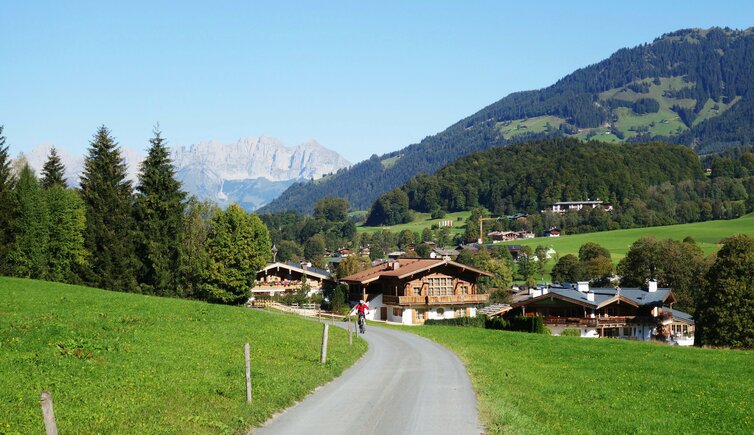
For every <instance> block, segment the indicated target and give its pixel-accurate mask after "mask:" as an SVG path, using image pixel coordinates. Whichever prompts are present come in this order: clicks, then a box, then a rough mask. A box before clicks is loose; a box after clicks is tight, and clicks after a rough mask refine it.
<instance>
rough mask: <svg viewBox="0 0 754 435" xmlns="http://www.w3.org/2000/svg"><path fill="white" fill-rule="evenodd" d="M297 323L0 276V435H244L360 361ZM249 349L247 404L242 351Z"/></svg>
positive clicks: (339, 333)
mask: <svg viewBox="0 0 754 435" xmlns="http://www.w3.org/2000/svg"><path fill="white" fill-rule="evenodd" d="M321 337H322V326H321V325H320V324H318V323H315V322H311V321H307V320H304V319H300V318H295V317H290V316H283V315H277V314H273V313H267V312H261V311H256V310H250V309H247V308H241V307H228V306H220V305H212V304H207V303H202V302H194V301H186V300H179V299H168V298H157V297H149V296H141V295H134V294H125V293H116V292H109V291H104V290H98V289H92V288H87V287H79V286H71V285H65V284H58V283H50V282H43V281H32V280H22V279H13V278H2V277H0V373H2V376H0V398H2V399H0V433H8V434H14V433H41V432H43V431H44V425H43V422H42V417H41V411H40V406H39V395H40V393H41V391H43V390H49V391H50V392H51V393H52V397H53V401H54V406H55V414H56V417H57V422H58V429H59V430H60V432H61V433H243V432H245V431H246V430H248V429H249V428H251V427H255V426H259V425H260V424H261V423H263V422H264V421H266V420H267V419H269V418H270V417H271V416H272V415H273V414H274V413H276V412H278V411H281V410H283V409H285V408H287V407H289V406H290V405H292V404H294V403H295V402H296V401H298V400H300V399H302V398H304V397H305V396H306V395H307V394H308V393H309V392H311V391H312V390H313V389H314V388H315V387H317V386H319V385H321V384H323V383H325V382H327V381H329V380H331V379H333V378H334V377H336V376H338V375H339V374H340V373H341V372H342V371H343V370H344V369H345V368H347V367H349V366H350V365H351V364H353V363H354V362H355V361H356V360H357V359H358V358H359V357H360V356H361V355H362V354H363V353H364V352H365V350H366V343H365V342H364V341H363V340H360V339H358V340H355V341H354V345H353V346H349V345H348V337H347V333H346V332H345V331H343V330H342V329H341V328H331V330H330V342H329V348H328V361H327V363H326V364H324V365H320V364H319V349H320V344H321ZM247 341H248V342H249V343H250V344H251V361H252V368H251V377H252V385H253V390H254V400H253V404H252V405H250V406H249V405H247V404H246V392H245V380H244V379H245V378H244V371H245V369H244V358H243V344H244V343H245V342H247Z"/></svg>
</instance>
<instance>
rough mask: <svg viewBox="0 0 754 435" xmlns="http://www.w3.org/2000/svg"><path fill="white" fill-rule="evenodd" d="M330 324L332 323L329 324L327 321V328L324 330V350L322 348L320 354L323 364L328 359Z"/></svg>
mask: <svg viewBox="0 0 754 435" xmlns="http://www.w3.org/2000/svg"><path fill="white" fill-rule="evenodd" d="M329 326H330V325H328V324H327V323H325V329H324V331H323V332H322V350H321V352H320V355H319V362H320V363H321V364H324V363H325V361H327V335H328V332H329V331H328V327H329Z"/></svg>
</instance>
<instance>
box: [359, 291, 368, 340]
mask: <svg viewBox="0 0 754 435" xmlns="http://www.w3.org/2000/svg"><path fill="white" fill-rule="evenodd" d="M368 313H369V305H367V304H365V303H364V300H363V299H362V300H360V301H359V305H356V314H357V315H358V316H359V329H360V330H361V333H362V334H363V333H364V331H365V330H366V315H367V314H368Z"/></svg>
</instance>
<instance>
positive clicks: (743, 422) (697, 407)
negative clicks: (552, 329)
mask: <svg viewBox="0 0 754 435" xmlns="http://www.w3.org/2000/svg"><path fill="white" fill-rule="evenodd" d="M404 329H405V330H407V331H409V332H413V333H416V334H419V335H422V336H425V337H427V338H429V339H432V340H434V341H436V342H438V343H440V344H442V345H444V346H446V347H447V348H449V349H450V350H452V351H454V352H455V353H456V354H458V355H459V357H460V358H461V360H462V361H463V362H464V364H465V365H466V367H467V369H468V372H469V375H470V377H471V380H472V383H473V384H474V388H475V390H476V392H477V397H478V400H479V409H480V414H481V417H482V420H483V421H484V422H485V425H486V427H487V430H488V432H489V433H545V434H547V433H553V434H558V433H660V432H662V433H754V413H752V409H754V352H744V351H728V350H711V349H696V348H679V347H670V346H665V345H660V344H653V343H641V342H632V341H624V340H608V339H583V338H579V337H550V336H544V335H536V334H525V333H516V332H506V331H494V330H485V329H478V328H462V327H449V326H423V327H414V328H404Z"/></svg>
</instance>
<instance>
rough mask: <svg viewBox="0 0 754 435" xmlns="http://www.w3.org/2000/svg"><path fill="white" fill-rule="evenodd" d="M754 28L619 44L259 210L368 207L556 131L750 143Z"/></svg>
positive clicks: (709, 144) (716, 145) (694, 143)
mask: <svg viewBox="0 0 754 435" xmlns="http://www.w3.org/2000/svg"><path fill="white" fill-rule="evenodd" d="M752 53H754V30H752V29H747V30H744V31H739V30H731V29H727V28H726V29H721V28H712V29H704V30H701V29H686V30H679V31H676V32H672V33H668V34H665V35H663V36H661V37H660V38H657V39H655V40H654V41H653V42H652V43H651V44H643V45H640V46H637V47H634V48H630V49H629V48H623V49H620V50H618V51H617V52H615V53H614V54H613V55H612V56H610V57H609V58H608V59H606V60H603V61H601V62H598V63H596V64H594V65H590V66H587V67H585V68H581V69H579V70H576V71H575V72H573V73H572V74H569V75H567V76H565V77H564V78H562V79H561V80H559V81H558V82H556V83H555V84H553V85H552V86H549V87H547V88H543V89H540V90H535V91H524V92H516V93H513V94H510V95H508V96H507V97H505V98H503V99H501V100H499V101H497V102H495V103H493V104H491V105H489V106H487V107H485V108H483V109H482V110H480V111H479V112H477V113H475V114H474V115H471V116H469V117H467V118H465V119H463V120H461V121H459V122H457V123H455V124H453V125H451V126H450V127H448V128H447V129H446V130H444V131H443V132H441V133H438V134H436V135H433V136H429V137H427V138H425V139H424V140H422V141H421V142H420V143H418V144H414V145H410V146H408V147H406V148H403V149H402V150H399V151H395V152H392V153H388V154H385V155H383V156H376V155H375V156H372V157H371V158H370V159H368V160H365V161H363V162H360V163H357V164H355V165H353V166H352V167H351V168H349V169H348V170H345V171H341V172H340V173H338V174H336V175H334V176H333V177H328V178H326V179H324V180H321V181H318V182H314V183H296V184H293V185H292V186H291V187H290V188H288V190H286V191H285V192H284V193H283V194H282V195H281V196H280V197H279V198H277V199H275V200H274V201H272V202H271V203H270V204H268V205H267V206H265V207H263V208H262V209H261V210H260V212H277V211H284V210H297V211H301V212H310V211H311V210H312V207H313V205H314V203H315V202H316V201H317V200H318V199H320V198H323V197H326V196H338V197H343V198H346V199H347V200H348V201H349V202H350V203H351V204H352V206H353V207H354V208H357V209H367V208H369V207H370V206H371V205H372V203H373V202H374V200H375V199H376V198H377V197H379V196H380V195H381V194H383V193H385V192H387V191H390V190H392V189H394V188H396V187H399V186H401V185H403V184H404V183H405V182H406V181H408V180H409V179H410V178H411V177H413V176H415V175H417V174H419V173H426V174H432V173H434V172H435V171H437V170H438V169H440V168H441V167H443V166H445V165H446V164H448V163H450V162H452V161H454V160H456V159H458V158H459V157H462V156H465V155H468V154H470V153H472V152H476V151H481V150H484V149H487V148H490V147H494V146H501V145H507V144H512V143H519V142H524V141H529V140H534V139H544V138H547V137H553V136H565V137H575V138H578V139H581V140H588V139H596V138H599V139H600V140H603V141H609V142H626V141H629V142H646V141H649V140H663V141H670V142H678V143H682V144H685V145H687V146H689V147H692V148H693V149H695V150H697V152H700V153H707V152H716V151H720V150H724V149H728V148H731V147H735V146H739V145H744V144H751V143H754V75H752V74H751V71H752V70H754V56H752Z"/></svg>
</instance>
